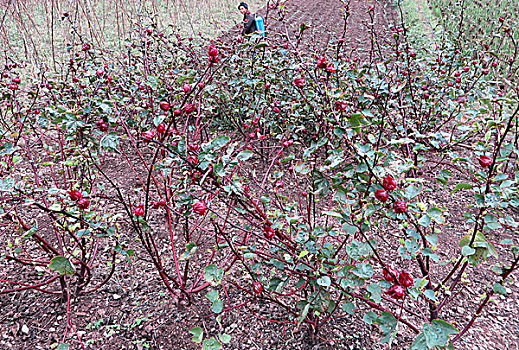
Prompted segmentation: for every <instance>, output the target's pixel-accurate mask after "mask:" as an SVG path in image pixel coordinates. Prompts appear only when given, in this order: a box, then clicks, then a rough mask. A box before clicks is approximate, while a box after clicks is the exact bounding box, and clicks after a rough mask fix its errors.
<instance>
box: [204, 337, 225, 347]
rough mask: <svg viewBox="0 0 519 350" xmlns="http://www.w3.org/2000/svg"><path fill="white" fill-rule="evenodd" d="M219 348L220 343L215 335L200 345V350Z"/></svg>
mask: <svg viewBox="0 0 519 350" xmlns="http://www.w3.org/2000/svg"><path fill="white" fill-rule="evenodd" d="M221 348H222V343H220V342H219V341H218V340H216V339H215V337H211V338H209V339H206V340H204V345H203V346H202V350H220V349H221Z"/></svg>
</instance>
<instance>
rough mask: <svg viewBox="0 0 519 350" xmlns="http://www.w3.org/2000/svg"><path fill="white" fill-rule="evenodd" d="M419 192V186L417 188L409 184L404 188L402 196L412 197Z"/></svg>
mask: <svg viewBox="0 0 519 350" xmlns="http://www.w3.org/2000/svg"><path fill="white" fill-rule="evenodd" d="M419 193H420V189H419V188H417V187H415V186H413V185H410V186H408V187H407V188H406V189H405V192H404V197H405V198H407V199H413V198H414V197H416V196H418V194H419Z"/></svg>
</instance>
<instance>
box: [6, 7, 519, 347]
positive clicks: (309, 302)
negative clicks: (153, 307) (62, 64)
mask: <svg viewBox="0 0 519 350" xmlns="http://www.w3.org/2000/svg"><path fill="white" fill-rule="evenodd" d="M374 11H375V8H372V9H370V12H369V16H374ZM147 29H149V28H144V27H142V28H140V27H138V28H136V30H135V33H136V34H135V36H133V37H132V38H130V39H129V40H128V41H127V49H128V51H127V53H126V54H125V57H124V60H123V59H121V60H113V61H108V60H106V59H105V58H104V56H103V55H101V52H100V51H98V49H97V48H95V47H92V46H91V45H90V44H89V43H86V42H85V43H81V45H77V47H75V50H76V51H77V52H74V53H73V58H72V60H71V61H70V62H69V63H68V65H67V73H66V74H65V77H64V78H63V79H61V80H60V79H52V78H51V77H50V76H47V75H45V74H44V75H42V76H39V77H38V79H39V80H38V81H43V82H44V83H42V84H41V85H40V84H34V85H30V84H29V83H27V84H28V85H26V86H23V89H19V88H18V85H17V88H16V89H13V88H12V87H11V84H20V83H22V84H25V83H24V82H23V81H22V80H20V82H18V83H16V82H15V81H14V80H13V78H15V77H16V76H17V75H16V74H17V73H15V72H14V71H13V72H11V73H10V74H8V75H7V77H4V78H3V79H4V80H5V79H7V80H5V84H4V85H2V93H3V96H4V97H3V100H2V103H3V104H4V105H6V106H9V107H8V108H7V109H6V110H5V111H4V112H2V113H4V114H5V117H6V118H4V119H5V120H9V124H7V126H2V128H3V129H2V135H3V136H2V146H0V151H1V152H0V156H1V157H2V163H1V167H2V168H1V170H2V177H1V186H0V190H1V195H2V197H3V198H2V199H3V201H2V207H1V208H2V212H1V220H2V227H3V232H5V233H4V236H5V237H7V238H8V240H9V242H8V245H7V247H5V248H3V253H2V254H3V255H2V258H4V260H6V261H8V262H9V263H10V264H11V263H13V264H16V265H9V267H10V268H13V271H15V272H18V273H20V272H19V271H21V270H20V268H18V269H17V268H15V267H14V266H18V265H20V266H28V267H29V268H35V269H36V268H38V269H43V270H44V271H45V274H47V275H48V276H49V278H48V279H46V280H44V281H27V283H26V282H17V281H13V280H9V281H8V280H4V281H3V282H5V283H9V284H17V285H18V286H19V287H18V286H15V287H17V288H7V289H2V290H0V293H6V292H16V291H18V290H24V289H29V288H31V289H34V290H37V291H43V292H51V293H57V294H60V295H62V296H63V297H64V298H65V300H67V301H68V304H70V301H71V299H73V297H74V296H78V295H82V294H85V293H88V292H94V291H96V290H98V289H99V288H101V287H102V286H103V285H105V284H106V283H108V282H109V279H110V277H111V276H112V274H113V273H114V269H115V266H116V261H117V260H120V259H121V258H125V259H129V260H130V259H131V257H132V256H133V255H134V254H137V255H139V256H140V257H141V258H142V261H146V262H148V263H149V264H150V265H151V266H153V268H154V271H155V273H156V276H157V278H158V279H159V280H160V282H161V283H162V285H163V286H164V288H165V289H166V290H167V291H168V292H169V294H170V295H171V297H172V298H173V299H174V300H175V301H176V302H177V305H178V306H179V307H188V306H189V305H190V304H191V303H193V302H194V301H195V300H197V299H198V298H196V296H199V295H201V294H203V295H204V296H205V299H204V300H207V301H209V303H210V304H211V312H212V314H211V315H210V316H215V317H216V319H217V321H218V322H220V321H221V319H222V318H223V317H225V316H226V314H227V313H229V312H230V311H231V310H233V309H235V308H247V309H248V310H250V312H253V313H254V308H253V304H254V303H256V302H257V301H258V300H262V301H263V302H266V303H269V304H271V305H274V306H275V307H276V308H277V309H278V310H282V312H283V315H285V316H286V317H285V318H284V319H282V320H279V319H275V320H274V318H273V317H264V316H261V317H262V318H263V319H265V318H266V319H270V320H272V321H275V322H282V323H285V324H292V325H294V326H295V327H299V326H302V325H306V326H307V327H309V329H311V330H312V331H313V332H315V333H318V332H319V331H320V330H321V329H322V327H324V326H325V325H326V323H327V322H329V321H331V320H333V319H337V318H349V317H352V316H351V315H353V314H360V315H361V316H362V319H363V320H364V321H365V322H366V323H368V324H374V325H377V326H378V327H379V328H380V331H381V334H382V338H381V340H380V341H381V342H382V343H391V342H392V341H393V340H394V339H395V337H396V335H397V333H398V331H399V330H400V329H401V328H402V327H404V328H405V329H407V330H408V331H409V332H412V333H415V334H416V335H415V339H414V342H413V344H412V348H413V349H435V348H449V347H450V348H452V347H453V346H454V345H455V344H456V342H458V341H459V339H460V338H461V337H462V336H463V335H464V334H465V333H466V331H467V330H468V329H469V328H470V327H471V326H472V325H473V324H474V322H475V319H476V318H477V317H484V315H485V314H484V309H485V306H486V305H487V304H488V303H489V302H490V301H491V300H492V297H493V295H495V294H503V295H506V293H507V289H506V283H507V281H508V279H509V277H510V275H511V274H512V273H513V272H514V271H515V269H516V268H517V264H518V262H519V248H518V242H517V239H516V237H515V234H516V233H517V231H518V227H519V224H518V223H517V220H516V219H515V217H516V216H517V215H516V213H517V211H518V210H519V198H518V194H517V186H518V182H519V177H518V175H517V167H518V165H519V164H518V161H517V159H518V158H517V157H518V148H517V136H516V135H517V125H518V124H517V121H518V109H517V104H518V95H517V88H516V87H515V86H510V87H508V88H507V87H505V86H504V85H503V84H501V83H499V82H498V83H496V82H494V81H493V80H490V79H489V78H488V75H489V73H488V72H486V70H487V67H488V65H490V66H491V65H492V62H493V60H494V56H493V55H491V54H490V53H488V52H487V53H482V54H481V53H478V55H477V57H474V55H473V54H472V53H470V52H469V53H467V52H465V51H463V50H461V49H460V48H459V46H458V45H456V43H454V44H451V41H449V40H445V41H444V42H443V43H442V44H441V45H438V47H437V48H436V49H435V51H433V52H431V56H425V55H424V56H422V55H418V54H417V53H416V48H413V47H412V46H411V45H410V44H409V41H408V38H407V32H406V28H405V25H404V26H400V27H398V26H397V27H393V28H392V29H391V33H390V35H391V36H390V38H389V40H390V44H388V43H387V41H388V38H387V37H385V38H384V40H382V38H380V37H379V36H378V35H377V34H376V33H372V40H373V41H372V43H371V44H372V50H371V51H370V52H369V55H368V57H362V59H361V58H360V57H358V56H357V55H356V53H350V51H349V50H347V48H346V47H345V46H344V41H343V40H341V39H340V38H336V39H334V40H331V41H330V43H328V45H327V46H325V47H322V48H318V49H313V50H311V49H308V50H300V46H299V45H300V44H301V43H302V41H303V40H304V39H305V36H304V30H303V29H301V33H300V36H299V37H298V40H297V41H292V40H291V39H290V38H289V37H287V36H286V35H285V34H283V33H273V34H272V35H271V36H269V37H268V38H267V39H259V40H257V41H255V40H249V41H243V40H242V41H234V42H224V41H222V40H213V41H212V42H211V43H208V44H207V45H206V44H200V43H199V42H196V41H195V40H190V39H189V38H182V37H180V36H178V35H174V34H172V35H169V34H166V35H160V36H159V35H152V34H149V31H148V30H147ZM152 33H153V31H152ZM79 42H80V41H78V43H79ZM251 52H252V53H253V54H251ZM474 62H476V63H474ZM51 87H52V88H51ZM20 90H24V91H23V92H21V91H20ZM20 94H22V95H20ZM24 94H25V95H24ZM22 97H23V98H22ZM4 129H5V132H4ZM437 194H440V195H438V196H436V195H437ZM460 195H463V196H464V201H458V200H457V198H458V197H457V196H460ZM466 203H468V204H466ZM460 212H462V213H464V214H463V215H464V216H463V218H464V220H465V224H466V226H467V227H470V229H469V230H468V231H464V232H456V233H458V234H459V235H460V236H461V237H462V238H461V239H458V238H453V237H448V236H447V235H448V234H447V233H446V231H447V229H448V228H450V227H454V228H455V229H456V230H459V229H460V227H461V226H460V225H459V224H457V223H456V221H455V220H454V218H453V216H454V215H455V214H456V213H460ZM38 215H40V216H38ZM42 227H43V228H42ZM20 232H21V234H20ZM13 237H14V238H13ZM453 241H455V243H456V244H458V246H455V247H454V246H453V243H452V242H453ZM130 244H131V246H129V245H130ZM440 250H441V251H442V252H443V253H444V254H446V255H447V258H441V257H440V254H439V253H438V251H440ZM485 261H486V262H487V264H485ZM470 265H473V266H477V267H478V270H483V269H486V268H487V267H488V266H490V268H489V269H488V271H489V272H488V275H487V276H493V279H492V280H491V281H489V282H488V283H487V282H481V283H483V285H480V287H481V288H482V289H484V290H486V292H485V294H484V295H483V296H482V297H481V296H480V295H472V296H471V297H470V302H472V301H473V300H478V297H481V298H480V301H479V302H478V303H477V304H475V305H474V306H473V307H472V309H473V311H474V312H473V315H472V316H471V318H470V320H469V321H468V322H466V323H465V324H459V327H460V328H459V329H457V328H455V327H454V326H453V325H452V324H450V323H449V322H447V320H446V319H444V317H445V314H446V313H445V311H446V310H447V309H449V310H450V311H451V312H455V310H454V309H452V305H453V304H454V303H456V300H459V298H460V290H461V289H462V288H463V284H465V283H467V280H468V281H471V283H477V281H475V280H472V278H471V276H474V274H476V273H478V272H477V270H474V269H470ZM98 270H101V271H103V273H98V272H97V271H98ZM55 285H56V287H55V288H54V289H52V288H53V287H54V286H55ZM51 287H52V288H51ZM231 289H234V290H238V291H241V292H242V293H243V294H244V295H246V296H247V297H246V298H245V301H244V302H241V303H236V302H235V300H233V298H232V295H233V294H232V293H229V290H231ZM474 290H475V289H474ZM210 316H209V317H210ZM258 317H260V316H259V315H258ZM71 329H74V328H73V327H71ZM191 333H192V334H193V336H194V337H193V339H194V340H195V341H196V342H202V341H204V345H205V346H207V347H208V346H210V345H211V346H214V347H216V348H218V345H220V346H221V343H226V342H229V341H230V337H229V336H228V335H227V334H221V333H220V334H217V335H214V336H213V335H211V334H209V335H206V336H205V340H204V334H203V330H202V329H201V328H200V327H196V328H194V329H192V330H191ZM215 336H217V338H218V339H217V338H215Z"/></svg>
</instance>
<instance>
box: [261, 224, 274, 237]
mask: <svg viewBox="0 0 519 350" xmlns="http://www.w3.org/2000/svg"><path fill="white" fill-rule="evenodd" d="M263 232H264V233H265V237H266V238H267V239H271V238H272V237H274V235H275V234H276V231H274V229H273V228H272V227H270V226H268V225H265V227H264V228H263Z"/></svg>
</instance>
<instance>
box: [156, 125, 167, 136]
mask: <svg viewBox="0 0 519 350" xmlns="http://www.w3.org/2000/svg"><path fill="white" fill-rule="evenodd" d="M157 132H158V133H159V134H163V133H165V132H166V125H165V124H164V123H160V124H159V125H157Z"/></svg>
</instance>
